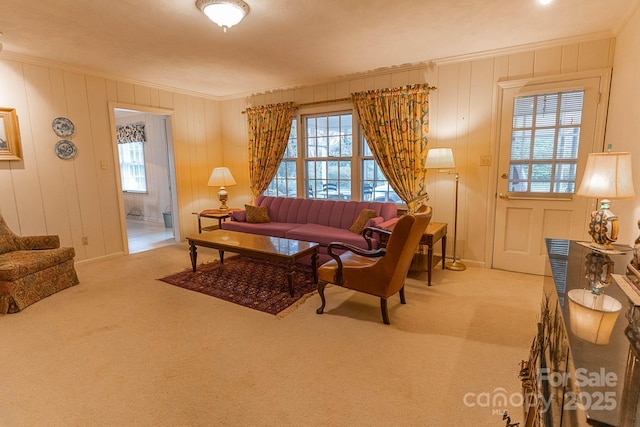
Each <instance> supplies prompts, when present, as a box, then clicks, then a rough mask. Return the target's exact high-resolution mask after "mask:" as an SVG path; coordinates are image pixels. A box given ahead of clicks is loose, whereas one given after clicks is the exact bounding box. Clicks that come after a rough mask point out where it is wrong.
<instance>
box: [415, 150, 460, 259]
mask: <svg viewBox="0 0 640 427" xmlns="http://www.w3.org/2000/svg"><path fill="white" fill-rule="evenodd" d="M424 167H425V168H426V169H438V172H447V173H449V174H451V173H455V174H456V206H455V213H454V222H453V261H448V262H446V263H445V267H446V268H447V269H449V270H455V271H462V270H465V269H466V268H467V266H466V265H464V264H463V263H462V261H460V260H458V259H456V243H457V241H458V180H459V177H460V176H459V174H458V172H451V169H453V168H455V167H456V162H455V160H454V159H453V150H451V148H430V149H429V151H427V160H426V161H425V165H424ZM442 256H445V254H442Z"/></svg>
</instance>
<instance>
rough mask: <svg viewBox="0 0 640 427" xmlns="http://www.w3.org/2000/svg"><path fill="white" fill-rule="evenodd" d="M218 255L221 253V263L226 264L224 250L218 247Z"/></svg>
mask: <svg viewBox="0 0 640 427" xmlns="http://www.w3.org/2000/svg"><path fill="white" fill-rule="evenodd" d="M218 255H220V264H224V251H221V250H220V249H218Z"/></svg>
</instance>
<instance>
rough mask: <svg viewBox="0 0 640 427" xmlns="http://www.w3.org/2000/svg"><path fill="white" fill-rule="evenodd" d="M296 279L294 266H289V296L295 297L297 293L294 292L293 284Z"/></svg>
mask: <svg viewBox="0 0 640 427" xmlns="http://www.w3.org/2000/svg"><path fill="white" fill-rule="evenodd" d="M295 279H296V272H295V270H294V269H293V264H289V271H288V272H287V281H288V282H289V295H291V296H293V294H294V293H295V291H294V290H293V282H294V280H295Z"/></svg>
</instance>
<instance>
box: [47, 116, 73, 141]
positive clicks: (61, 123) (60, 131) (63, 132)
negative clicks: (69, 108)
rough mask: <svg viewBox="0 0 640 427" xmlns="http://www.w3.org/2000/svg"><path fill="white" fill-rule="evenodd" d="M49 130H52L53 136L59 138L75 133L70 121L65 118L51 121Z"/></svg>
mask: <svg viewBox="0 0 640 427" xmlns="http://www.w3.org/2000/svg"><path fill="white" fill-rule="evenodd" d="M51 128H52V129H53V131H54V132H55V134H56V135H58V136H59V137H61V138H66V137H69V136H71V135H73V132H75V130H76V128H75V126H73V123H72V122H71V120H69V119H67V118H66V117H57V118H55V119H53V122H52V123H51Z"/></svg>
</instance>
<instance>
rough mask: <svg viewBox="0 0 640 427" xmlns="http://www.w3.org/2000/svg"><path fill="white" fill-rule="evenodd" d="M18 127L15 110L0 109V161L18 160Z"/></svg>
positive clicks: (20, 157)
mask: <svg viewBox="0 0 640 427" xmlns="http://www.w3.org/2000/svg"><path fill="white" fill-rule="evenodd" d="M20 148H21V146H20V127H19V126H18V115H17V114H16V110H15V108H2V107H0V160H20V159H22V153H21V151H20Z"/></svg>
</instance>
